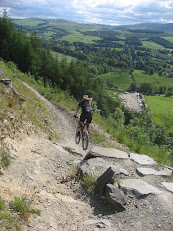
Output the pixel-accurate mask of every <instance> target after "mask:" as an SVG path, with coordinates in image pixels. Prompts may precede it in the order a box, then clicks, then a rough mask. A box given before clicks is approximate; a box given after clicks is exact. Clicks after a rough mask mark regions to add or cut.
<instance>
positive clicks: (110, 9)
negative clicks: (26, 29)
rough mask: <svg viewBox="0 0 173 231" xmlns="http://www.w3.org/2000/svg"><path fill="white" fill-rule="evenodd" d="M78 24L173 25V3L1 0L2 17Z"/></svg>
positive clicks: (155, 0) (153, 0)
mask: <svg viewBox="0 0 173 231" xmlns="http://www.w3.org/2000/svg"><path fill="white" fill-rule="evenodd" d="M4 9H6V10H7V12H8V16H9V17H11V18H44V19H66V20H70V21H73V22H78V23H87V24H88V23H98V24H107V25H129V24H130V25H132V24H138V23H173V0H0V16H2V13H3V12H4Z"/></svg>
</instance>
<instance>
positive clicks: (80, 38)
mask: <svg viewBox="0 0 173 231" xmlns="http://www.w3.org/2000/svg"><path fill="white" fill-rule="evenodd" d="M61 40H65V41H68V42H71V43H72V42H83V43H90V44H93V43H95V42H94V40H101V38H99V37H93V36H86V35H83V34H80V33H76V34H70V35H66V36H63V37H62V38H61Z"/></svg>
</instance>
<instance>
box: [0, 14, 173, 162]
mask: <svg viewBox="0 0 173 231" xmlns="http://www.w3.org/2000/svg"><path fill="white" fill-rule="evenodd" d="M99 33H100V36H101V37H102V40H96V41H95V43H93V44H87V43H82V42H73V43H70V42H68V41H63V40H58V43H54V42H53V41H52V42H51V43H49V46H47V45H46V44H45V43H44V41H42V40H41V39H40V37H39V36H38V34H37V32H35V31H33V32H31V33H30V34H28V33H27V32H26V31H25V30H24V29H23V28H22V27H20V28H18V29H16V28H15V26H14V24H13V22H12V21H11V20H10V19H9V18H8V15H7V13H6V11H4V15H3V17H2V18H0V57H1V58H2V59H3V60H4V61H5V62H14V63H15V64H16V66H17V67H18V68H19V69H20V70H21V71H22V72H24V73H30V74H31V75H33V76H34V77H35V79H36V80H37V81H43V83H44V85H45V87H46V86H47V85H49V86H50V87H51V88H52V89H57V88H60V89H62V90H64V91H68V92H69V93H70V94H71V95H72V96H73V97H75V98H76V99H77V100H80V99H81V96H82V95H83V93H87V94H88V95H89V96H92V97H93V99H94V102H95V106H96V113H99V114H100V115H101V116H102V118H103V120H106V121H107V124H108V125H107V131H108V132H110V133H111V135H114V134H115V133H116V135H115V136H116V138H117V139H118V141H119V142H122V143H124V144H126V145H128V146H129V147H130V148H131V149H132V150H134V151H136V152H139V153H140V152H141V153H143V152H146V151H147V152H148V153H151V152H153V151H154V150H155V151H156V152H158V153H159V154H158V156H159V155H161V154H160V153H162V155H165V156H167V159H166V160H165V163H167V164H169V165H170V164H171V163H173V151H172V150H173V135H172V134H171V133H168V131H167V130H166V128H164V127H161V126H158V125H155V124H154V122H153V119H152V117H151V114H150V112H149V109H148V108H144V110H143V111H142V113H137V112H135V111H131V110H128V109H127V108H125V107H124V106H123V104H122V102H121V100H120V99H119V97H118V96H116V97H112V96H111V95H109V94H108V91H107V90H108V86H107V85H106V83H105V82H104V81H103V80H102V79H101V78H99V74H103V73H107V72H110V71H114V70H117V69H121V70H126V71H128V72H129V73H130V75H131V76H132V78H133V73H134V70H143V71H145V73H147V74H149V75H150V74H153V73H157V74H158V75H160V76H165V77H166V78H172V77H173V76H172V72H173V54H172V52H171V51H168V50H167V51H166V53H165V52H163V51H162V50H161V51H151V50H150V49H148V48H145V47H144V46H141V40H139V38H138V37H134V35H133V36H132V35H129V34H128V36H126V38H124V39H123V43H121V42H122V38H120V37H119V36H118V37H117V33H118V32H112V31H110V32H108V31H103V32H99ZM85 34H86V32H85ZM89 34H91V32H90V33H89ZM95 34H97V35H98V33H97V32H95ZM159 36H160V35H159ZM147 38H148V39H149V38H150V34H149V33H147ZM159 38H160V37H159ZM161 41H162V40H161ZM119 42H120V43H119ZM162 42H163V45H164V41H162ZM166 44H167V43H165V46H166ZM117 47H118V48H121V49H116V48H117ZM52 50H53V51H58V52H60V53H63V54H68V55H71V56H73V57H76V58H77V60H74V59H72V60H71V61H70V62H67V59H66V58H65V57H64V58H63V59H62V60H61V61H59V60H58V57H56V56H53V55H52ZM168 53H169V55H168ZM129 90H133V91H139V92H143V93H147V94H155V93H160V94H167V95H169V96H171V95H172V94H173V89H172V88H170V89H168V88H167V87H166V86H158V87H157V89H156V88H155V87H154V86H152V85H151V84H150V85H147V83H143V84H138V83H137V82H136V81H135V79H134V82H133V83H132V84H131V86H130V89H129ZM144 147H145V150H144ZM158 158H159V157H158Z"/></svg>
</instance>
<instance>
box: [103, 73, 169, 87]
mask: <svg viewBox="0 0 173 231" xmlns="http://www.w3.org/2000/svg"><path fill="white" fill-rule="evenodd" d="M133 75H134V78H135V80H136V82H138V83H145V82H147V83H151V84H153V85H158V86H166V87H173V81H172V79H168V78H165V77H164V76H158V74H154V75H148V74H145V73H144V71H140V70H135V71H134V73H133ZM100 77H101V78H102V79H104V80H105V81H106V82H110V83H113V84H114V85H117V86H119V87H121V88H124V89H128V87H129V86H130V84H131V83H132V79H131V76H130V74H129V73H128V72H124V71H117V72H109V73H106V74H103V75H100Z"/></svg>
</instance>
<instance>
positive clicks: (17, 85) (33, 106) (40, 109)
mask: <svg viewBox="0 0 173 231" xmlns="http://www.w3.org/2000/svg"><path fill="white" fill-rule="evenodd" d="M0 71H1V72H3V73H4V76H5V77H6V78H9V79H11V80H12V85H13V88H14V89H15V90H16V91H17V92H18V93H19V94H20V95H21V96H22V97H23V98H24V99H25V101H24V102H22V103H20V101H19V98H18V97H15V96H11V97H7V95H6V94H5V91H6V87H5V85H4V84H2V83H1V84H0V117H1V118H3V119H6V120H7V121H8V122H9V123H10V124H11V126H12V127H13V121H10V120H9V118H8V114H9V113H11V114H12V115H13V117H14V118H15V120H18V119H19V120H23V121H26V122H29V123H30V122H31V121H32V125H33V126H35V125H36V127H37V128H41V129H44V131H45V132H46V131H48V134H47V135H49V133H50V127H51V125H50V123H49V122H48V123H45V118H47V116H48V115H49V112H48V110H47V108H46V105H45V104H44V103H43V102H42V101H41V100H39V99H38V97H37V96H36V95H35V93H33V92H32V91H31V90H30V89H28V88H27V87H25V86H24V85H23V83H22V82H21V81H19V79H18V78H16V76H17V77H19V78H22V76H23V77H24V79H26V76H27V75H25V74H23V73H21V72H20V71H18V70H17V69H16V67H15V65H14V64H12V63H11V62H9V63H7V64H5V63H3V62H0ZM27 78H28V79H30V81H32V78H31V76H27ZM11 135H12V134H11ZM3 159H4V161H5V160H6V158H5V156H4V157H3ZM5 162H6V161H5Z"/></svg>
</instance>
